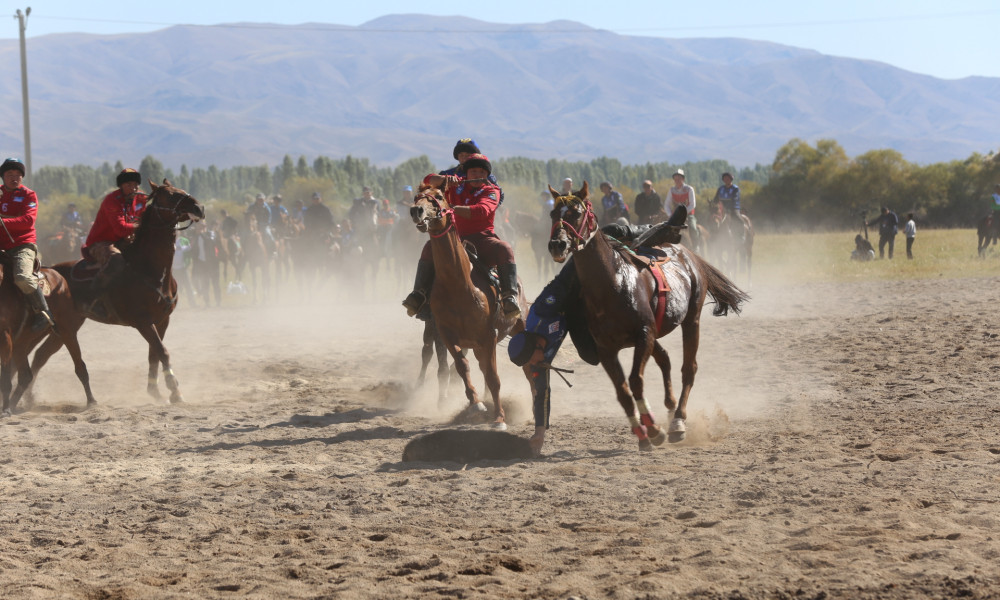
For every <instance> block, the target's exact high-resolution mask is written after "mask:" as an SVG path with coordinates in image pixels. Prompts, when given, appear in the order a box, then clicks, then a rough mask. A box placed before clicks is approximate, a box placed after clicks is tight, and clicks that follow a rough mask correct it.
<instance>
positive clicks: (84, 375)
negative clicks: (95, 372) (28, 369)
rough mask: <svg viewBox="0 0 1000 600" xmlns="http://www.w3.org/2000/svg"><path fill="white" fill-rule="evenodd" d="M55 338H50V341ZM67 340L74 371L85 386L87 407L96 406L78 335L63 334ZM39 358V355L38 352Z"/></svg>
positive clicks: (67, 348) (67, 349) (65, 341)
mask: <svg viewBox="0 0 1000 600" xmlns="http://www.w3.org/2000/svg"><path fill="white" fill-rule="evenodd" d="M52 337H55V336H50V339H51V338H52ZM63 337H64V338H65V339H64V340H63V342H64V343H65V344H66V351H67V352H69V355H70V357H71V358H72V359H73V371H74V372H75V373H76V378H77V379H79V380H80V384H81V385H82V386H83V391H84V393H85V394H86V395H87V406H88V407H90V406H94V405H95V404H97V399H96V398H94V394H93V392H91V391H90V373H89V372H88V371H87V363H85V362H83V352H81V351H80V341H79V340H78V339H77V337H76V333H75V332H74V333H72V334H66V333H64V334H63ZM35 355H36V356H37V355H38V353H37V352H36V353H35ZM36 373H37V371H36Z"/></svg>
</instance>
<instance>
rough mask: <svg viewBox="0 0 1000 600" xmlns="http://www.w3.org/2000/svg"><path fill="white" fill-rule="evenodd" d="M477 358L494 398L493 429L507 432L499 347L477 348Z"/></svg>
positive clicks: (493, 345)
mask: <svg viewBox="0 0 1000 600" xmlns="http://www.w3.org/2000/svg"><path fill="white" fill-rule="evenodd" d="M475 354H476V358H477V359H478V360H479V370H480V371H482V373H483V378H484V379H485V380H486V387H487V388H489V390H490V396H491V397H492V398H493V427H494V428H495V429H498V430H500V431H506V429H507V423H506V422H505V418H504V412H503V405H502V404H501V403H500V374H499V373H497V347H496V345H495V344H492V345H489V346H486V347H485V348H482V349H480V348H476V350H475Z"/></svg>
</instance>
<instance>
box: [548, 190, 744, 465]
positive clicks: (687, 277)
mask: <svg viewBox="0 0 1000 600" xmlns="http://www.w3.org/2000/svg"><path fill="white" fill-rule="evenodd" d="M549 192H550V193H551V194H552V197H553V198H554V199H555V202H556V206H555V208H554V209H553V211H552V215H551V216H552V233H551V235H550V241H549V253H550V254H551V256H552V258H553V260H555V262H558V263H562V262H564V261H565V260H566V259H567V258H568V257H569V255H570V254H571V253H572V255H573V263H574V265H575V269H576V272H577V275H578V276H579V278H580V285H581V291H582V295H583V304H584V312H585V314H586V319H587V326H588V328H589V329H590V332H591V334H592V335H593V337H594V341H595V342H596V343H597V352H598V357H599V359H600V362H601V366H603V367H604V370H605V372H607V374H608V376H609V377H610V378H611V381H612V383H613V384H614V387H615V393H616V395H617V397H618V402H619V404H621V406H622V409H623V410H624V411H625V416H626V417H628V419H629V422H630V424H631V428H632V432H633V433H634V434H635V435H636V437H637V438H638V439H639V449H640V450H642V451H648V450H651V449H652V447H653V446H654V445H656V446H659V445H662V444H663V442H664V441H666V439H667V438H669V440H670V442H672V443H675V442H680V441H682V440H683V439H684V438H685V436H686V426H685V420H686V419H687V403H688V397H689V396H690V394H691V388H692V386H693V385H694V376H695V373H696V372H697V370H698V363H697V360H696V354H697V352H698V338H699V329H700V322H701V309H702V306H703V305H704V303H705V298H706V295H710V296H711V297H712V298H713V299H714V300H715V302H716V304H717V306H716V308H715V310H714V311H713V312H714V314H715V315H716V316H723V315H726V314H727V313H728V312H729V311H730V310H732V311H733V312H735V313H737V314H739V312H740V310H741V305H742V304H743V303H744V302H746V301H747V300H748V299H749V296H747V295H746V294H745V293H744V292H743V291H742V290H740V289H739V288H738V287H736V285H735V284H733V282H732V281H730V280H729V279H727V278H726V277H725V275H723V274H722V273H721V272H720V271H719V270H718V269H716V268H715V267H713V266H711V265H710V264H708V262H706V261H705V260H704V259H702V258H701V257H700V256H698V255H697V254H696V253H695V252H693V251H691V250H689V249H687V248H685V247H684V246H681V245H679V244H678V245H673V244H668V245H666V246H664V247H663V248H662V250H663V257H662V260H652V259H641V258H638V257H636V256H635V255H634V254H632V253H631V252H630V251H628V250H627V249H625V248H622V247H616V246H614V245H612V242H611V241H610V240H609V239H608V238H607V236H605V235H604V234H603V233H602V232H601V231H600V229H599V228H598V225H597V217H596V215H595V214H594V209H593V205H592V204H591V203H590V199H589V195H590V189H589V186H588V184H587V182H586V181H584V182H583V187H582V188H581V189H580V190H579V191H577V192H574V193H573V194H572V195H569V196H562V195H560V194H559V193H558V192H556V191H555V190H553V189H552V188H551V187H550V188H549ZM678 326H680V328H681V335H682V336H683V342H684V364H683V366H682V367H681V375H682V384H683V387H682V389H681V396H680V399H679V400H677V399H675V398H674V392H673V387H672V386H671V383H670V358H669V356H668V355H667V351H666V350H664V348H663V347H662V346H661V345H660V343H659V342H658V341H657V339H658V338H661V337H663V336H665V335H667V334H668V333H670V332H671V331H673V330H674V329H676V328H677V327H678ZM628 347H634V348H635V352H634V354H633V357H632V371H631V373H630V375H629V378H628V381H627V382H626V380H625V373H624V371H623V370H622V366H621V363H619V362H618V352H619V350H621V349H622V348H628ZM650 356H652V357H653V359H654V360H655V361H656V364H657V365H658V366H659V367H660V370H661V371H662V372H663V383H664V387H665V388H666V395H665V396H666V397H665V400H664V404H665V406H666V408H667V410H668V411H669V412H670V426H669V431H668V432H664V431H663V429H662V428H661V427H660V426H659V425H657V424H656V422H655V420H654V418H653V414H652V412H651V411H650V409H649V404H648V403H647V401H646V399H645V396H644V387H643V370H644V369H645V366H646V361H647V360H649V357H650ZM637 405H638V411H639V414H638V415H637V414H636V406H637Z"/></svg>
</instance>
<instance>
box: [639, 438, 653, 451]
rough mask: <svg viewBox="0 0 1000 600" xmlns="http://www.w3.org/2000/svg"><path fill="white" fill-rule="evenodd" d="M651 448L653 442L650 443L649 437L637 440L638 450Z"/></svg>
mask: <svg viewBox="0 0 1000 600" xmlns="http://www.w3.org/2000/svg"><path fill="white" fill-rule="evenodd" d="M652 450H653V444H651V443H650V441H649V439H643V440H639V451H640V452H650V451H652Z"/></svg>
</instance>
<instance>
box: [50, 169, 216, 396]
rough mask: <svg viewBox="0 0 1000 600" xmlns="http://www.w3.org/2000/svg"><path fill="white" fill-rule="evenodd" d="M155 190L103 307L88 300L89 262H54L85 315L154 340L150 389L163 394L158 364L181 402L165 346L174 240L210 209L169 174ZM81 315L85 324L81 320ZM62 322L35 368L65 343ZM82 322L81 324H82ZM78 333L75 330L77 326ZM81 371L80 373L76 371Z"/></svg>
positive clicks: (173, 289) (172, 302)
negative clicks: (85, 272) (180, 230)
mask: <svg viewBox="0 0 1000 600" xmlns="http://www.w3.org/2000/svg"><path fill="white" fill-rule="evenodd" d="M149 185H150V187H151V188H152V191H151V192H150V195H149V200H148V202H147V206H146V211H145V212H144V213H143V215H142V219H141V221H140V223H139V226H138V228H137V229H136V232H135V239H134V241H133V242H132V243H131V244H130V245H128V246H127V247H126V248H125V249H124V250H122V254H123V255H124V258H125V264H126V267H125V270H124V272H123V273H121V274H120V275H119V277H118V278H116V279H115V280H114V281H112V282H110V284H109V285H108V288H107V291H106V292H104V294H103V304H104V306H105V307H106V309H105V310H104V311H99V312H95V311H94V310H93V306H90V305H89V303H88V302H87V300H88V299H89V296H90V286H91V280H90V279H87V278H82V277H81V276H80V274H81V273H82V272H83V267H85V266H86V264H81V263H85V262H86V261H75V262H66V263H61V264H58V265H55V267H53V268H54V269H55V270H56V271H58V272H59V274H60V275H62V276H63V277H64V278H65V279H66V281H67V282H69V287H70V290H71V292H72V295H73V300H74V307H75V310H76V311H77V312H78V313H80V316H81V317H86V318H88V319H92V320H95V321H98V322H100V323H106V324H109V325H125V326H128V327H134V328H135V329H137V330H138V331H139V334H140V335H142V337H143V339H145V340H146V342H147V343H148V344H149V379H148V382H147V385H146V391H147V392H149V394H150V395H151V396H153V397H154V398H157V399H159V398H160V390H159V387H158V386H157V379H158V376H159V366H160V365H163V376H164V380H165V381H166V384H167V388H168V389H169V390H170V401H171V402H181V401H182V400H183V398H182V397H181V391H180V385H179V384H178V382H177V377H176V376H175V375H174V371H173V369H172V368H171V367H170V353H169V352H167V348H166V346H164V345H163V336H164V335H166V332H167V327H168V326H169V325H170V315H171V313H173V310H174V307H175V306H176V305H177V281H176V280H174V278H173V275H171V266H172V265H173V261H174V239H175V237H176V235H177V233H176V231H177V226H178V224H179V223H182V222H184V221H197V220H198V219H203V218H205V209H204V207H202V205H201V204H199V203H198V201H197V200H195V199H194V198H193V197H192V196H191V195H189V194H188V193H187V192H185V191H184V190H180V189H177V188H175V187H174V186H173V185H171V184H170V182H169V181H167V180H166V179H164V180H163V185H160V186H158V185H156V184H155V183H153V182H152V181H151V182H149ZM82 322H83V321H82V319H81V320H80V323H81V324H82ZM57 327H58V328H59V330H60V332H61V333H62V335H63V337H60V336H49V338H48V339H46V340H45V341H44V342H43V343H42V345H41V346H40V347H39V348H38V351H37V352H36V353H35V356H34V359H33V360H32V363H31V368H32V371H34V372H35V373H38V371H39V369H41V368H42V367H43V366H44V365H45V363H46V361H48V359H49V357H51V356H52V355H53V354H54V353H55V352H56V351H57V350H59V348H60V347H61V346H62V345H63V343H64V339H65V336H66V334H67V332H68V328H67V327H60V326H59V323H58V321H57ZM78 328H79V326H77V329H78ZM74 333H75V330H74ZM77 374H78V375H79V373H77Z"/></svg>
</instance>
